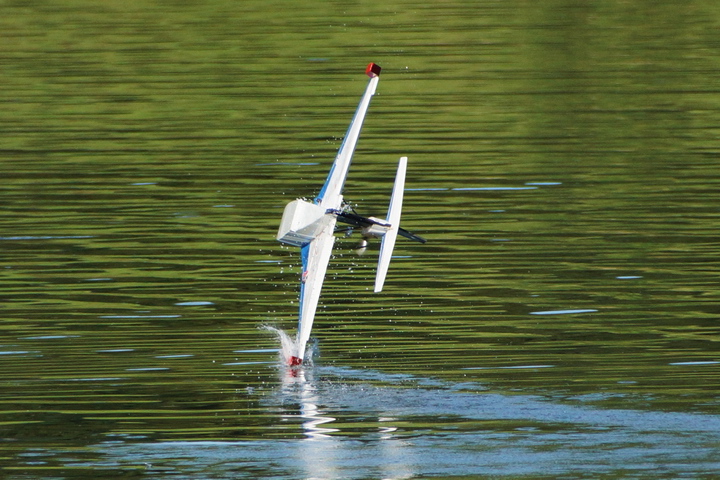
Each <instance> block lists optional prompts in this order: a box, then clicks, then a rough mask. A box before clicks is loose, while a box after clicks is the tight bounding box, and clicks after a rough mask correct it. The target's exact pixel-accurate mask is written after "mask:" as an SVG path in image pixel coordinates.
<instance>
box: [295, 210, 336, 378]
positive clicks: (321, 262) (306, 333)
mask: <svg viewBox="0 0 720 480" xmlns="http://www.w3.org/2000/svg"><path fill="white" fill-rule="evenodd" d="M323 221H324V223H325V226H324V227H323V228H322V230H321V231H320V233H318V235H317V236H316V237H315V239H313V240H312V241H311V242H310V243H308V244H307V245H305V246H303V247H302V248H301V250H300V253H301V257H302V283H301V284H300V312H299V314H300V316H299V318H298V333H297V349H298V350H297V353H296V355H295V356H293V358H292V359H291V360H290V364H291V365H300V364H301V363H302V360H303V358H304V357H305V346H306V345H307V342H308V340H309V339H310V332H311V330H312V325H313V322H314V320H315V311H316V310H317V306H318V301H319V300H320V291H321V290H322V285H323V280H325V273H326V272H327V267H328V263H329V262H330V255H331V254H332V249H333V245H334V244H335V235H334V232H335V223H336V219H335V216H334V215H325V217H324V218H323Z"/></svg>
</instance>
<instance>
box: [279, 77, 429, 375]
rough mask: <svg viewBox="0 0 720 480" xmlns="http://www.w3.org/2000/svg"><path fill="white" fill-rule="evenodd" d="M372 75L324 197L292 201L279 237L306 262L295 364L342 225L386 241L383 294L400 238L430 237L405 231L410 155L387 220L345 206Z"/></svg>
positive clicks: (380, 270)
mask: <svg viewBox="0 0 720 480" xmlns="http://www.w3.org/2000/svg"><path fill="white" fill-rule="evenodd" d="M366 73H367V75H368V76H369V77H370V81H369V82H368V85H367V88H366V89H365V94H364V95H363V97H362V99H361V100H360V104H359V105H358V108H357V111H356V112H355V115H354V116H353V119H352V121H351V122H350V127H348V130H347V133H346V134H345V138H344V139H343V142H342V145H340V150H338V153H337V156H336V157H335V161H334V162H333V165H332V168H331V169H330V173H329V175H328V177H327V180H326V181H325V185H324V186H323V187H322V190H320V194H319V195H318V196H317V198H316V199H315V200H314V201H313V202H308V201H306V200H301V199H298V200H294V201H292V202H290V203H289V204H288V205H287V206H286V207H285V211H284V213H283V218H282V222H281V224H280V229H279V231H278V235H277V239H278V240H279V241H281V242H283V243H286V244H289V245H293V246H296V247H300V252H301V259H302V279H301V284H300V318H299V321H298V333H297V339H296V347H297V351H296V352H294V354H293V355H292V356H291V357H290V359H289V363H290V366H298V365H301V364H302V362H303V358H304V356H305V346H306V345H307V342H308V340H309V338H310V331H311V329H312V324H313V320H314V318H315V311H316V310H317V305H318V301H319V299H320V290H321V289H322V284H323V280H324V278H325V272H326V271H327V266H328V262H329V261H330V255H331V253H332V248H333V244H334V243H335V235H334V234H335V225H336V223H337V222H343V223H346V224H349V225H352V226H356V227H360V228H361V229H362V234H363V238H364V239H366V238H368V237H380V238H382V243H381V246H380V255H379V258H378V266H377V276H376V278H375V292H379V291H381V290H382V288H383V284H384V283H385V276H386V275H387V271H388V266H389V265H390V258H391V256H392V251H393V247H394V246H395V240H396V239H397V236H398V235H401V236H404V237H406V238H409V239H411V240H415V241H417V242H420V243H425V239H423V238H422V237H420V236H418V235H415V234H412V233H410V232H408V231H407V230H405V229H402V228H400V212H401V209H402V201H403V191H404V189H405V171H406V169H407V157H402V158H401V159H400V163H399V165H398V169H397V175H396V177H395V186H394V187H393V191H392V197H391V199H390V208H389V209H388V214H387V218H386V219H384V220H383V219H379V218H374V217H362V216H360V215H358V214H356V213H355V212H354V211H353V210H352V209H351V208H350V207H349V206H348V205H347V204H345V203H344V202H343V196H342V190H343V185H344V184H345V178H346V177H347V174H348V170H349V169H350V162H351V160H352V155H353V152H354V151H355V146H356V145H357V141H358V138H359V137H360V129H361V128H362V124H363V120H365V114H366V113H367V110H368V106H369V105H370V99H371V98H372V96H373V95H374V94H375V88H376V87H377V84H378V81H379V80H380V67H379V66H378V65H376V64H374V63H371V64H369V65H368V67H367V70H366ZM363 241H365V240H363Z"/></svg>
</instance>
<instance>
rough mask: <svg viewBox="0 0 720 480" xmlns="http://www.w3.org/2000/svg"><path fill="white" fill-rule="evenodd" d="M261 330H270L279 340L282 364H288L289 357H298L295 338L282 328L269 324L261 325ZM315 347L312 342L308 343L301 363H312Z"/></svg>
mask: <svg viewBox="0 0 720 480" xmlns="http://www.w3.org/2000/svg"><path fill="white" fill-rule="evenodd" d="M260 329H261V330H267V331H269V332H272V333H274V334H275V336H276V337H277V339H278V341H279V342H280V351H279V354H280V361H281V362H282V364H283V365H290V362H291V359H292V358H294V357H295V358H296V357H298V344H297V339H295V338H292V337H291V336H290V335H288V334H287V333H286V332H285V331H284V330H282V329H279V328H275V327H272V326H270V325H261V326H260ZM314 350H315V348H314V347H313V345H312V344H309V345H308V347H307V350H306V352H305V358H304V360H303V365H312V357H313V352H314Z"/></svg>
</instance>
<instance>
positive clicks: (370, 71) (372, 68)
mask: <svg viewBox="0 0 720 480" xmlns="http://www.w3.org/2000/svg"><path fill="white" fill-rule="evenodd" d="M380 70H382V68H380V65H378V64H377V63H370V64H368V66H367V68H366V69H365V73H366V74H367V76H368V77H378V76H380Z"/></svg>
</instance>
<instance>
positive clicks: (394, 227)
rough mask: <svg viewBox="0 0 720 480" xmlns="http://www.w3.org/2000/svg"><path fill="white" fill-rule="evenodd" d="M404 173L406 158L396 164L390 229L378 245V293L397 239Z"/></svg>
mask: <svg viewBox="0 0 720 480" xmlns="http://www.w3.org/2000/svg"><path fill="white" fill-rule="evenodd" d="M406 171H407V157H402V158H401V159H400V163H399V164H398V169H397V175H396V176H395V186H394V187H393V192H392V197H391V198H390V208H388V214H387V221H388V223H389V224H390V228H389V229H388V231H387V233H385V235H384V236H383V237H382V244H381V245H380V256H379V258H378V266H377V275H376V276H375V292H380V291H382V289H383V284H384V283H385V277H386V276H387V271H388V267H389V266H390V259H391V258H392V252H393V248H394V247H395V240H396V239H397V235H398V230H399V229H400V215H401V213H402V202H403V194H404V192H405V172H406Z"/></svg>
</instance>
